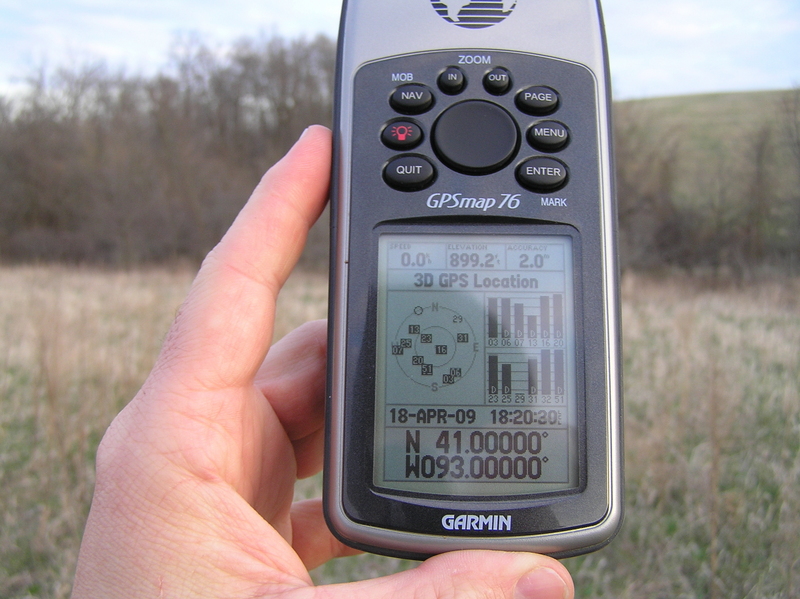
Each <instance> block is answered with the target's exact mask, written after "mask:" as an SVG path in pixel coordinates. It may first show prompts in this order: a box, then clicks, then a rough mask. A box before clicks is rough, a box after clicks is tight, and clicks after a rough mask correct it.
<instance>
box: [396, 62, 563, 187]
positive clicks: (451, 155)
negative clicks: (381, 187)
mask: <svg viewBox="0 0 800 599" xmlns="http://www.w3.org/2000/svg"><path fill="white" fill-rule="evenodd" d="M434 83H435V88H436V89H437V90H438V91H439V92H441V93H442V94H445V97H447V96H450V97H451V98H449V99H448V100H447V102H443V104H445V105H444V106H443V107H442V109H441V113H440V114H438V115H435V117H434V118H435V120H434V121H433V124H432V125H431V131H430V136H431V144H430V145H431V148H432V149H433V152H434V154H435V155H436V158H438V160H439V161H440V162H441V163H442V164H443V165H444V166H446V167H447V168H450V169H452V170H454V171H456V172H459V173H463V174H466V175H487V174H491V173H494V172H497V171H500V170H502V169H503V168H505V167H507V166H508V165H509V164H511V162H513V161H514V159H515V158H518V161H517V164H516V167H515V170H514V174H515V177H516V180H517V182H518V183H519V184H520V185H521V186H522V187H524V188H526V189H528V190H530V191H534V192H540V193H548V192H553V191H557V190H559V189H562V188H563V187H564V186H565V185H567V183H568V181H569V168H568V166H567V164H566V163H565V162H563V161H562V160H559V159H556V158H554V157H551V156H547V155H532V156H524V155H523V156H518V154H519V153H520V146H521V145H522V143H521V142H522V138H523V136H524V140H525V141H526V142H527V144H528V146H529V147H530V148H531V149H533V150H535V151H538V152H541V153H544V154H554V153H556V152H559V151H561V150H562V149H564V148H565V147H567V145H568V144H569V143H570V141H571V133H570V129H569V128H568V126H567V125H566V124H565V123H562V122H561V121H558V120H554V119H549V120H538V121H536V120H533V121H531V120H530V118H529V117H531V116H534V117H538V116H547V115H552V114H554V113H556V112H557V111H558V109H559V108H560V106H561V101H562V100H561V96H560V95H559V93H558V91H556V90H555V89H553V88H552V87H549V86H544V85H528V86H526V87H523V88H522V89H521V90H520V91H518V92H517V93H516V94H515V95H514V96H513V100H514V102H513V103H514V106H515V107H516V109H517V110H518V111H519V112H518V113H516V114H512V112H513V110H512V112H509V110H508V109H506V108H504V107H503V106H501V105H500V104H498V103H496V102H495V101H493V100H492V99H491V97H489V98H487V99H478V98H474V97H464V98H463V99H462V98H460V97H459V98H452V97H453V96H460V95H461V94H463V92H464V91H465V89H466V88H467V87H468V84H469V82H468V78H467V76H466V74H465V73H464V71H462V70H461V69H460V68H459V67H456V66H449V67H447V68H445V69H444V70H443V71H441V72H440V73H439V75H438V77H437V78H436V81H435V82H434ZM523 84H524V82H523ZM512 85H513V76H512V73H511V72H510V71H509V70H508V69H506V68H504V67H494V68H492V69H491V70H489V71H487V72H486V73H485V74H484V75H483V78H482V81H481V86H479V87H483V89H484V91H486V92H487V93H488V94H490V96H498V97H499V96H502V95H504V94H507V93H509V92H510V91H511V88H512ZM478 91H480V89H478ZM454 100H455V103H452V102H453V101H454ZM447 103H450V104H449V105H447ZM389 105H390V106H391V108H392V109H393V110H394V111H395V112H396V113H398V114H400V115H422V114H425V113H428V112H429V111H431V110H432V109H433V108H434V106H436V105H437V98H436V92H435V91H434V88H433V87H430V86H428V85H425V84H422V83H405V84H402V85H399V86H398V87H396V88H395V89H394V90H392V91H391V93H390V96H389ZM520 131H524V134H521V133H520ZM425 137H426V132H425V130H424V127H423V126H422V125H420V124H419V123H418V122H416V121H415V120H413V119H407V118H402V117H401V118H395V119H390V120H389V121H387V122H386V123H385V124H384V126H383V128H382V130H381V135H380V138H381V141H382V143H383V144H384V145H385V146H386V147H388V148H391V149H393V150H400V151H408V150H411V149H413V148H416V147H418V146H419V145H420V144H421V142H422V141H423V139H424V138H425ZM382 174H383V180H384V182H385V183H386V184H387V185H389V186H390V187H392V188H394V189H397V190H399V191H418V190H420V189H425V188H426V187H428V186H430V185H431V184H433V182H434V181H435V180H436V177H437V166H436V161H435V160H434V159H433V158H432V157H429V156H425V155H423V154H402V155H398V156H395V157H393V158H391V159H389V160H388V162H387V163H386V164H385V165H384V167H383V173H382Z"/></svg>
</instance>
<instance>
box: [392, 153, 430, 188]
mask: <svg viewBox="0 0 800 599" xmlns="http://www.w3.org/2000/svg"><path fill="white" fill-rule="evenodd" d="M435 177H436V169H435V168H434V167H433V165H432V164H431V163H430V161H429V160H428V159H427V158H425V157H423V156H416V155H413V154H409V155H406V156H398V157H396V158H392V159H391V160H390V161H389V162H387V163H386V166H384V167H383V180H384V181H386V184H387V185H389V186H390V187H393V188H394V189H397V190H398V191H417V190H419V189H425V188H426V187H428V186H429V185H430V184H431V183H433V180H434V178H435Z"/></svg>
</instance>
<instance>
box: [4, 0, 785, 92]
mask: <svg viewBox="0 0 800 599" xmlns="http://www.w3.org/2000/svg"><path fill="white" fill-rule="evenodd" d="M372 1H379V0H372ZM389 1H391V0H389ZM518 1H519V2H525V1H535V0H518ZM603 8H604V12H605V19H606V27H607V30H608V38H609V50H610V55H611V69H612V81H613V85H614V91H615V96H616V97H617V98H635V97H646V96H664V95H676V94H691V93H705V92H717V91H744V90H757V89H780V88H788V87H792V86H797V85H800V0H757V1H755V2H754V1H752V0H659V1H655V0H604V2H603ZM339 10H340V0H289V1H286V0H223V1H221V0H158V1H155V0H0V93H12V92H13V90H14V89H15V87H18V86H19V81H21V80H22V78H24V76H25V75H26V74H28V73H31V72H32V71H33V70H34V69H35V68H37V67H40V66H42V65H48V66H51V67H52V66H54V65H75V64H80V63H83V62H87V61H93V60H97V59H103V60H105V61H106V62H107V63H108V64H109V66H111V67H113V68H118V67H122V66H124V67H125V69H126V70H127V72H129V73H144V74H152V73H154V72H156V71H157V70H159V69H161V68H163V67H164V65H165V63H166V62H167V57H168V53H169V47H170V45H171V43H172V41H173V40H174V39H175V37H176V36H177V35H181V34H188V33H198V34H200V35H202V36H203V37H204V38H205V39H206V40H207V41H208V42H210V43H216V44H222V45H224V44H227V43H230V42H231V41H233V40H235V39H237V38H239V37H242V36H254V35H257V34H258V33H259V32H266V33H268V34H270V33H277V34H281V35H284V36H289V37H292V36H297V35H303V34H304V35H313V34H315V33H317V32H323V33H327V34H328V35H331V36H334V35H335V34H336V30H337V23H338V18H339ZM15 82H16V85H15Z"/></svg>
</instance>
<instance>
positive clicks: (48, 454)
mask: <svg viewBox="0 0 800 599" xmlns="http://www.w3.org/2000/svg"><path fill="white" fill-rule="evenodd" d="M190 279H191V276H190V274H189V273H188V272H185V271H170V270H147V271H140V272H127V273H120V272H102V271H97V270H81V269H67V268H61V267H20V268H2V269H0V513H1V514H2V527H0V598H9V599H11V598H14V599H17V598H20V599H21V598H25V597H47V598H63V597H68V596H69V592H70V584H71V578H72V574H73V570H74V567H75V559H76V556H77V550H78V546H79V543H80V535H81V530H82V527H83V522H84V519H85V517H86V513H87V510H88V506H89V502H90V499H91V493H92V486H93V456H94V451H95V448H96V446H97V443H98V442H99V439H100V437H101V435H102V433H103V430H104V429H105V427H106V426H107V424H108V423H109V422H110V420H111V418H113V416H114V414H115V413H116V412H117V411H118V410H119V409H120V408H121V407H122V406H123V405H124V404H125V402H126V401H127V400H128V399H129V398H130V397H132V396H133V394H134V393H135V392H136V390H137V388H138V386H139V385H140V384H141V382H142V380H143V379H144V377H145V376H146V374H147V372H148V370H149V368H150V365H151V364H152V362H153V360H154V357H155V354H156V352H157V351H158V348H159V345H160V343H161V340H162V338H163V336H164V334H165V332H166V330H167V327H168V326H169V322H170V321H171V319H172V317H173V316H174V313H175V310H176V309H177V307H178V305H179V303H180V301H181V299H182V297H183V295H184V294H185V292H186V289H187V287H188V285H189V283H190ZM325 285H326V282H325V279H324V278H323V277H322V276H321V275H308V274H299V275H295V276H294V277H293V279H292V280H291V281H290V284H289V285H288V286H287V288H286V289H285V290H284V293H283V295H282V297H281V300H280V303H279V314H280V320H279V322H278V326H277V329H276V334H277V335H278V336H280V335H283V334H285V333H286V332H288V331H289V330H291V329H292V328H294V327H295V326H297V325H298V324H300V323H301V322H304V321H306V320H310V319H313V318H321V317H324V315H325V311H326V289H325ZM623 322H624V366H625V370H624V372H625V394H626V462H627V463H626V468H627V471H626V478H627V484H626V487H627V497H626V503H627V515H626V522H625V525H624V527H623V530H622V532H621V533H620V535H619V537H618V538H617V539H616V540H615V541H614V542H613V543H612V544H611V545H610V546H608V547H607V548H605V549H603V550H602V551H600V552H597V553H594V554H591V555H588V556H583V557H580V558H573V559H570V560H567V565H568V567H569V568H570V570H571V571H572V573H573V576H574V577H575V580H576V586H577V589H578V595H579V596H580V597H614V598H627V597H630V598H634V597H637V598H638V597H647V598H662V597H663V598H665V599H666V598H670V599H674V598H690V597H714V598H716V597H719V598H722V597H726V598H727V597H747V598H756V597H759V598H760V597H763V598H767V597H771V598H773V597H787V598H788V597H797V596H800V559H798V558H800V492H798V483H799V482H800V481H799V480H798V478H800V281H798V280H782V281H773V282H761V283H758V284H755V283H754V284H752V285H750V286H732V285H728V284H724V283H721V282H719V281H718V280H717V281H701V280H698V279H691V278H686V277H679V276H663V277H655V276H642V275H632V274H628V275H626V276H625V278H624V280H623ZM318 491H319V480H318V479H311V480H309V481H303V482H302V483H301V484H299V485H298V488H297V494H298V496H309V495H312V494H315V493H317V492H318ZM412 565H413V564H410V563H409V562H402V561H400V560H391V559H386V558H378V557H375V556H360V557H357V558H346V559H341V560H336V561H334V562H331V563H330V564H328V565H326V566H324V567H322V568H320V569H319V570H317V571H316V572H314V577H315V580H316V581H317V582H331V581H344V580H352V579H358V578H364V577H368V576H374V575H378V574H383V573H388V572H392V571H396V570H398V569H402V568H407V567H410V566H412Z"/></svg>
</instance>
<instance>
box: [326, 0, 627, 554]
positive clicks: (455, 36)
mask: <svg viewBox="0 0 800 599" xmlns="http://www.w3.org/2000/svg"><path fill="white" fill-rule="evenodd" d="M609 118H610V116H609V87H608V74H607V66H606V58H605V46H604V35H603V29H602V20H601V14H600V7H599V4H598V2H597V0H481V1H480V2H478V1H477V0H458V1H455V0H402V1H401V0H346V2H345V7H344V10H343V17H342V25H341V31H340V36H339V53H338V75H337V92H336V115H335V123H334V172H333V182H332V217H331V227H332V228H331V235H332V256H331V288H330V314H329V349H328V352H329V358H328V360H329V369H328V404H327V432H326V457H325V460H326V462H325V474H324V476H325V482H324V487H325V490H324V493H325V497H324V506H325V514H326V519H327V522H328V524H329V526H330V527H331V529H332V531H333V532H334V534H335V535H336V536H337V537H338V538H339V539H341V540H342V541H343V542H345V543H347V544H349V545H352V546H354V547H357V548H360V549H364V550H367V551H371V552H375V553H381V554H386V555H393V556H399V557H411V558H424V557H427V556H429V555H432V554H436V553H441V552H444V551H450V550H455V549H475V548H491V549H507V550H521V551H536V552H541V553H546V554H550V555H554V556H556V557H564V556H569V555H575V554H579V553H584V552H587V551H592V550H594V549H598V548H599V547H602V546H603V545H605V544H606V543H607V542H609V540H610V539H611V538H612V537H613V536H614V535H615V534H616V531H617V530H618V528H619V526H620V524H621V520H622V426H621V398H620V394H621V389H620V360H619V352H620V347H619V336H620V333H619V307H618V277H617V266H616V240H615V235H616V209H615V201H614V189H613V176H612V172H613V171H612V164H611V149H610V143H611V142H610V137H611V134H610V125H609Z"/></svg>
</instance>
